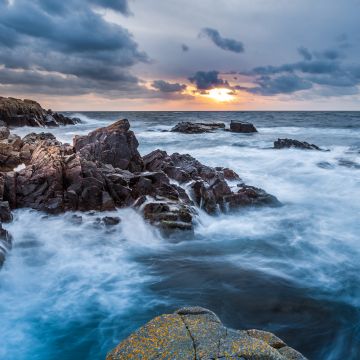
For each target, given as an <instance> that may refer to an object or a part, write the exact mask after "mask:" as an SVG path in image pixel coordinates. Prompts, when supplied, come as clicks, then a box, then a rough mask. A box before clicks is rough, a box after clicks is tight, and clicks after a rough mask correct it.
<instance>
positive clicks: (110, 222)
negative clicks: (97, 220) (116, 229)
mask: <svg viewBox="0 0 360 360" xmlns="http://www.w3.org/2000/svg"><path fill="white" fill-rule="evenodd" d="M101 222H102V223H103V224H104V225H106V226H114V225H118V224H120V222H121V219H120V218H119V217H118V216H104V217H103V218H102V219H101Z"/></svg>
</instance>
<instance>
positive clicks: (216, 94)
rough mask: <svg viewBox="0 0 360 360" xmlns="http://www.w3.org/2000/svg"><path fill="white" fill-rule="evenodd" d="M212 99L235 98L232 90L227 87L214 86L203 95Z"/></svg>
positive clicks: (218, 100)
mask: <svg viewBox="0 0 360 360" xmlns="http://www.w3.org/2000/svg"><path fill="white" fill-rule="evenodd" d="M204 96H206V97H208V98H210V99H212V100H215V101H217V102H231V101H234V100H235V96H234V95H233V91H232V90H230V89H227V88H214V89H211V90H209V91H208V93H207V94H206V95H204Z"/></svg>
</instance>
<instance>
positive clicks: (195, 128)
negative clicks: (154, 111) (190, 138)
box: [170, 121, 225, 134]
mask: <svg viewBox="0 0 360 360" xmlns="http://www.w3.org/2000/svg"><path fill="white" fill-rule="evenodd" d="M218 129H225V124H224V123H193V122H188V121H183V122H180V123H178V124H177V125H175V126H174V127H173V128H172V129H171V130H170V131H172V132H180V133H184V134H201V133H207V132H212V131H214V130H218Z"/></svg>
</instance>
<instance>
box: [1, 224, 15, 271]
mask: <svg viewBox="0 0 360 360" xmlns="http://www.w3.org/2000/svg"><path fill="white" fill-rule="evenodd" d="M11 247H12V236H11V235H10V234H9V233H8V231H7V230H5V229H4V228H3V227H2V224H1V223H0V268H1V267H2V265H3V264H4V261H5V258H6V255H7V253H8V252H9V251H10V250H11Z"/></svg>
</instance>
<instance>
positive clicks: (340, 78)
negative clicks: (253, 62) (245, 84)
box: [242, 47, 360, 95]
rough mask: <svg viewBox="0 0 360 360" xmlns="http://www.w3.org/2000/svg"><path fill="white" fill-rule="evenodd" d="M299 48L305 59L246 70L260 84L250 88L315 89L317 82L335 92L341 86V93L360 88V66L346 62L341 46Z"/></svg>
mask: <svg viewBox="0 0 360 360" xmlns="http://www.w3.org/2000/svg"><path fill="white" fill-rule="evenodd" d="M298 51H299V53H300V55H301V56H302V57H303V58H304V60H303V61H299V62H295V63H288V64H282V65H279V66H262V67H256V68H254V69H252V70H251V71H249V72H247V73H242V74H243V75H250V76H254V77H255V78H254V82H255V83H256V84H257V86H256V87H255V88H248V89H247V91H249V92H251V93H257V94H262V95H276V94H289V93H293V92H296V91H301V90H308V89H311V88H312V87H314V85H320V86H328V87H332V90H331V93H332V94H334V93H335V89H336V88H338V89H339V95H344V94H353V93H356V92H357V91H358V89H357V86H358V85H360V66H354V65H349V64H347V63H345V62H344V61H343V59H344V54H343V53H342V52H341V51H339V49H336V48H334V49H326V50H324V51H316V52H310V51H309V50H308V49H306V48H304V47H301V48H299V49H298ZM344 88H348V89H347V90H344ZM319 93H321V92H319ZM328 93H329V91H323V94H328Z"/></svg>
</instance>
